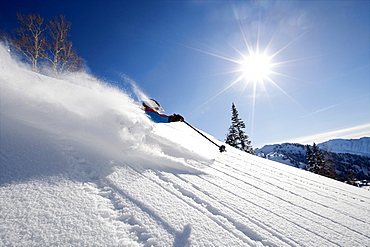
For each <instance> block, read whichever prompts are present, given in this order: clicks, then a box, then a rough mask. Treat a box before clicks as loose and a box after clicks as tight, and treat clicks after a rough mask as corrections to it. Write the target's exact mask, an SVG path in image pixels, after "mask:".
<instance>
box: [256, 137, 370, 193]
mask: <svg viewBox="0 0 370 247" xmlns="http://www.w3.org/2000/svg"><path fill="white" fill-rule="evenodd" d="M317 146H318V147H319V149H320V150H321V152H322V154H323V156H324V160H325V163H326V164H327V165H329V166H333V168H334V169H335V173H336V174H337V176H338V177H337V180H340V181H343V182H347V183H350V184H353V185H356V186H364V185H368V182H369V181H370V137H363V138H361V139H350V140H344V139H336V140H330V141H327V142H324V143H320V144H318V145H317ZM310 147H311V148H312V146H311V145H310ZM254 151H255V152H256V155H257V156H260V157H263V158H266V159H269V160H274V161H277V162H280V163H284V164H287V165H290V166H295V167H298V168H301V169H306V167H307V165H308V160H307V154H306V153H307V146H306V145H302V144H298V143H283V144H274V145H266V146H264V147H263V148H259V149H258V148H257V149H255V150H254Z"/></svg>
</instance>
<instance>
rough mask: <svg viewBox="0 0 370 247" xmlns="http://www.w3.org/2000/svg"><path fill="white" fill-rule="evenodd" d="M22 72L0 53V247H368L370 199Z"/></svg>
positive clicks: (114, 98)
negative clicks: (219, 145)
mask: <svg viewBox="0 0 370 247" xmlns="http://www.w3.org/2000/svg"><path fill="white" fill-rule="evenodd" d="M23 67H24V66H23V65H18V64H17V63H16V62H15V61H14V60H13V59H11V58H10V55H9V53H8V52H7V51H6V49H5V48H4V47H3V46H0V89H1V97H0V100H1V109H0V110H1V111H0V114H1V115H0V124H1V128H0V246H368V245H369V243H370V237H369V236H370V229H369V224H370V220H369V213H370V192H369V191H367V190H364V189H359V188H356V187H354V186H349V185H346V184H344V183H340V182H337V181H334V180H332V179H328V178H325V177H321V176H318V175H316V174H313V173H309V172H306V171H303V170H301V169H296V168H294V167H290V166H286V165H283V164H280V163H277V162H274V161H270V160H266V159H263V158H260V157H256V156H253V155H249V154H247V153H243V152H241V151H238V150H236V149H233V148H231V147H229V146H228V147H227V152H224V153H219V152H218V148H217V147H215V146H214V145H213V144H212V143H209V142H208V141H207V140H205V139H204V138H203V137H202V136H200V135H199V134H198V133H196V132H195V131H194V130H193V129H191V128H189V127H188V126H186V125H185V124H183V123H181V122H180V123H171V124H157V125H155V124H153V123H152V122H150V121H149V120H148V118H147V117H146V116H145V114H144V113H143V111H142V110H141V109H140V107H139V105H138V104H137V103H135V102H134V100H133V99H132V98H130V97H129V96H128V94H126V93H124V92H122V91H120V90H118V89H116V88H113V87H111V86H109V85H106V84H105V83H103V82H101V81H99V80H97V79H95V78H93V77H91V76H89V75H86V74H77V75H71V76H69V77H66V78H64V79H63V80H57V79H53V78H50V77H46V76H43V75H40V74H36V73H33V72H30V71H28V70H27V69H25V68H23ZM210 138H212V139H213V140H214V141H215V142H218V143H219V141H218V140H216V139H214V138H213V137H211V136H210Z"/></svg>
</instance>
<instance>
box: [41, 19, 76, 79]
mask: <svg viewBox="0 0 370 247" xmlns="http://www.w3.org/2000/svg"><path fill="white" fill-rule="evenodd" d="M71 26H72V24H71V22H69V21H67V20H66V17H65V16H64V15H59V16H58V17H55V18H54V20H51V21H49V24H48V30H49V36H50V39H51V40H50V42H49V50H50V56H47V57H46V58H47V59H48V60H49V61H50V62H51V63H52V66H53V71H54V75H55V76H56V77H59V76H60V75H62V74H63V73H66V72H73V71H76V70H79V69H81V68H82V59H81V58H80V57H79V56H78V55H77V52H76V51H75V50H74V49H73V47H72V42H70V41H68V37H69V30H70V29H71Z"/></svg>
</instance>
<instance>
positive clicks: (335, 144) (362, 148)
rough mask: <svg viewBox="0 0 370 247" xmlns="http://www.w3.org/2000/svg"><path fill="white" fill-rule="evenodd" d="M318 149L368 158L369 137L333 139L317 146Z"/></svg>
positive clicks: (369, 148)
mask: <svg viewBox="0 0 370 247" xmlns="http://www.w3.org/2000/svg"><path fill="white" fill-rule="evenodd" d="M318 146H319V148H321V149H324V150H327V151H329V152H333V153H349V154H356V155H361V156H366V157H370V137H362V138H360V139H335V140H330V141H326V142H323V143H320V144H318Z"/></svg>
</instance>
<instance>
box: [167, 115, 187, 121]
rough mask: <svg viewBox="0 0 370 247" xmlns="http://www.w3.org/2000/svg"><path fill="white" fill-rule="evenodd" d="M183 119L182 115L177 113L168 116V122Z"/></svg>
mask: <svg viewBox="0 0 370 247" xmlns="http://www.w3.org/2000/svg"><path fill="white" fill-rule="evenodd" d="M183 121H184V118H183V116H181V115H179V114H173V115H172V116H170V117H169V118H168V122H169V123H171V122H183Z"/></svg>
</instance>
